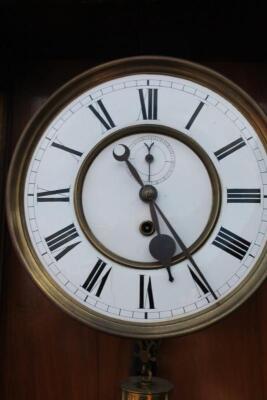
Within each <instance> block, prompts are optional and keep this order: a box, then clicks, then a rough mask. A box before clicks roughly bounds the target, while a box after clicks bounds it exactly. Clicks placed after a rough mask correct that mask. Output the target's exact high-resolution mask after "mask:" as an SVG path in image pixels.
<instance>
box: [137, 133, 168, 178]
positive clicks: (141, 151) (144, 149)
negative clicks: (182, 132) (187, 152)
mask: <svg viewBox="0 0 267 400" xmlns="http://www.w3.org/2000/svg"><path fill="white" fill-rule="evenodd" d="M129 148H130V150H131V157H130V160H131V162H133V163H134V164H135V165H138V167H137V170H138V172H139V174H140V176H141V177H142V180H143V182H144V183H150V184H153V185H158V184H159V183H162V182H164V181H165V180H166V179H168V178H169V177H170V176H171V174H172V173H173V171H174V169H175V153H174V150H173V148H172V146H171V144H170V143H169V141H168V140H167V139H165V138H162V137H160V136H158V135H153V134H150V135H144V136H143V135H142V136H141V137H140V138H137V139H136V140H134V141H133V142H132V143H131V144H130V145H129Z"/></svg>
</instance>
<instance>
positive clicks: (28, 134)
mask: <svg viewBox="0 0 267 400" xmlns="http://www.w3.org/2000/svg"><path fill="white" fill-rule="evenodd" d="M139 73H148V74H149V73H151V74H153V73H159V74H163V75H171V76H176V77H180V78H185V79H188V80H192V81H194V82H197V83H199V84H202V85H204V86H206V87H208V88H210V89H212V90H214V91H215V92H217V93H218V94H220V95H221V96H223V97H224V98H226V99H227V100H228V101H230V102H231V103H232V104H234V105H235V107H236V108H237V109H239V111H240V112H241V113H243V114H244V116H245V117H246V119H247V120H248V121H249V122H250V124H251V125H252V126H253V127H254V129H255V130H256V132H257V133H258V135H259V137H260V139H261V141H262V143H263V145H264V148H265V150H266V148H267V143H266V133H267V132H266V125H267V120H266V116H265V114H264V113H263V111H262V110H261V109H260V108H259V107H258V105H257V104H256V103H255V101H254V100H253V99H252V98H251V97H250V96H249V95H248V94H246V93H245V92H244V91H243V90H242V89H240V88H239V87H238V86H237V85H235V84H234V83H233V82H231V81H229V80H228V79H227V78H225V77H223V76H222V75H220V74H218V73H216V72H214V71H212V70H210V69H208V68H206V67H203V66H201V65H198V64H195V63H192V62H189V61H185V60H179V59H175V58H168V57H159V56H148V57H133V58H126V59H121V60H117V61H113V62H109V63H106V64H103V65H100V66H98V67H96V68H93V69H90V70H88V71H86V72H84V73H82V74H81V75H79V76H77V77H76V78H74V79H72V80H71V81H70V82H68V83H67V84H65V85H64V86H63V87H61V88H60V89H59V90H58V91H57V92H56V93H54V94H53V95H52V96H51V97H50V98H49V99H48V101H47V102H46V103H45V104H44V106H43V107H42V108H41V109H40V111H39V112H38V113H37V114H36V115H35V116H34V117H33V118H32V119H31V120H30V122H29V123H28V125H27V126H26V128H25V130H24V132H23V134H22V136H21V138H20V140H19V143H18V144H17V147H16V150H15V153H14V156H13V159H12V162H11V165H10V170H9V175H8V182H7V192H6V205H7V219H8V225H9V229H10V233H11V236H12V239H13V243H14V246H15V247H16V250H17V252H18V254H19V256H20V258H21V260H22V262H23V264H24V265H25V267H26V268H27V270H28V271H29V273H30V274H31V276H32V278H33V279H34V281H35V282H36V283H37V284H38V286H39V287H40V288H41V289H42V290H43V291H44V292H45V293H46V295H47V296H48V297H49V298H50V299H52V300H53V301H54V302H55V303H56V304H57V305H58V306H60V307H61V308H62V309H63V310H65V311H66V312H68V313H69V314H70V315H72V316H73V317H75V318H77V319H78V320H80V321H82V322H85V323H87V324H89V325H90V326H92V327H95V328H97V329H100V330H103V331H105V332H108V333H112V334H118V335H121V336H130V337H136V338H137V337H138V338H157V337H167V336H174V335H181V334H185V333H189V332H192V331H195V330H197V329H201V328H204V327H206V326H208V325H210V324H211V323H214V322H215V321H217V320H219V319H221V318H222V317H224V316H226V315H227V314H229V313H230V312H231V311H233V310H234V309H236V308H237V307H238V306H239V305H241V304H242V303H243V302H244V301H245V300H246V299H247V298H248V297H249V296H250V295H251V294H252V293H253V292H254V291H255V290H256V289H257V288H258V286H259V285H260V284H261V283H262V282H263V280H264V278H265V277H266V274H267V268H266V261H267V252H266V249H267V245H265V247H264V250H263V251H262V253H261V255H260V257H259V259H258V261H257V263H256V264H255V266H254V267H253V269H252V271H250V273H249V274H248V276H247V277H246V278H245V279H244V280H243V282H242V283H241V284H240V285H239V286H238V287H237V288H236V289H235V290H233V292H231V293H230V294H229V295H228V296H226V297H225V298H223V299H222V300H221V301H219V302H217V303H216V304H214V305H213V306H211V307H210V308H209V309H208V310H203V311H201V312H199V313H198V314H196V315H193V316H190V315H189V316H186V317H183V318H179V319H177V320H173V321H164V322H157V323H156V324H154V323H136V322H127V321H119V320H117V319H114V318H111V317H104V316H103V315H101V314H99V313H97V312H94V311H92V310H89V309H87V308H86V307H85V306H83V305H81V304H80V303H79V302H78V301H75V300H74V299H73V298H71V297H70V296H69V295H68V294H67V293H65V292H64V291H63V290H62V289H61V288H60V287H59V286H58V285H57V284H56V283H55V282H54V281H53V280H52V278H51V277H50V275H49V274H48V273H47V272H46V271H45V269H44V268H43V266H42V264H41V262H40V261H39V259H38V257H37V255H36V253H35V252H34V250H33V248H32V246H31V244H30V240H29V236H28V234H27V229H26V225H25V218H24V210H23V204H24V202H23V189H24V182H25V174H26V171H27V166H28V163H29V162H30V158H31V155H32V152H33V150H34V148H35V145H36V143H37V141H38V140H39V137H40V135H41V133H42V132H43V131H44V129H45V128H46V127H47V126H48V124H49V123H50V121H51V120H52V119H53V118H54V117H55V116H56V115H57V114H58V113H59V112H60V111H61V110H62V109H63V108H64V106H65V105H66V104H67V103H69V102H70V101H72V100H73V99H74V98H75V97H76V96H78V95H79V94H81V93H82V92H84V91H85V90H87V89H89V88H92V87H94V86H96V85H98V84H101V83H103V82H105V81H107V80H111V79H115V78H119V77H123V76H125V75H130V74H139Z"/></svg>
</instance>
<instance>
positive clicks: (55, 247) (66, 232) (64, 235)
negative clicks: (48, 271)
mask: <svg viewBox="0 0 267 400" xmlns="http://www.w3.org/2000/svg"><path fill="white" fill-rule="evenodd" d="M78 236H79V234H78V232H77V231H76V228H75V226H74V224H70V225H68V226H66V227H65V228H63V229H60V230H59V231H57V232H55V233H53V234H52V235H50V236H47V237H46V238H45V241H46V243H47V246H48V248H49V250H50V251H51V252H52V253H56V255H55V259H56V260H57V261H58V260H60V259H61V258H62V257H64V256H65V255H66V254H67V253H68V252H69V251H71V250H72V249H73V248H74V247H76V246H77V245H78V244H79V243H81V242H80V241H79V242H74V243H71V244H69V245H67V246H66V244H67V243H69V242H72V241H73V239H75V238H76V237H78Z"/></svg>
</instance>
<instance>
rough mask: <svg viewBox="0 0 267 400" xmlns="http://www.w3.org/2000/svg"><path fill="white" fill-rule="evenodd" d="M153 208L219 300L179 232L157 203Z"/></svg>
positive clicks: (154, 203)
mask: <svg viewBox="0 0 267 400" xmlns="http://www.w3.org/2000/svg"><path fill="white" fill-rule="evenodd" d="M152 204H153V206H154V207H155V208H156V209H157V210H158V212H159V214H160V216H161V218H162V219H163V221H164V222H165V224H166V225H167V227H168V228H169V230H170V232H171V233H172V235H173V237H174V239H175V240H176V242H177V243H178V245H179V246H180V247H181V249H182V251H183V253H184V255H185V256H186V258H187V259H188V260H189V261H190V262H191V264H192V266H193V267H194V269H195V271H196V272H197V273H198V275H199V276H200V278H201V279H202V281H203V282H204V283H205V285H206V286H207V288H208V289H209V291H210V293H211V294H212V296H213V297H214V299H215V300H217V299H218V297H217V295H216V294H215V293H214V291H213V289H212V288H211V286H210V284H209V283H208V282H207V280H206V278H205V277H204V275H203V273H202V272H201V271H200V269H199V267H198V266H197V264H196V262H195V260H194V259H193V257H192V256H191V254H190V252H189V251H188V249H187V247H186V246H185V244H184V242H183V241H182V239H181V238H180V236H179V235H178V234H177V232H176V231H175V230H174V228H173V227H172V225H171V224H170V222H169V221H168V219H167V218H166V216H165V215H164V214H163V212H162V211H161V209H160V208H159V206H158V205H157V203H156V202H155V201H153V202H152Z"/></svg>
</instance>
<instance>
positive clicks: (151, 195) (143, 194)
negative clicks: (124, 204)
mask: <svg viewBox="0 0 267 400" xmlns="http://www.w3.org/2000/svg"><path fill="white" fill-rule="evenodd" d="M139 196H140V199H141V200H143V201H144V202H146V203H149V202H150V201H153V200H156V198H157V197H158V191H157V189H156V188H155V187H154V186H152V185H145V186H144V187H142V188H141V189H140V192H139Z"/></svg>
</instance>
